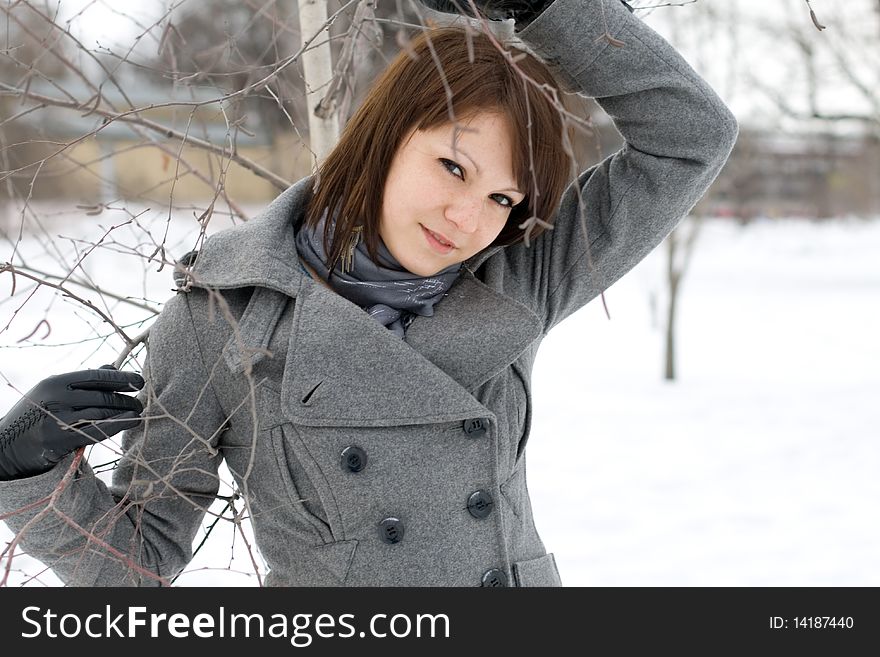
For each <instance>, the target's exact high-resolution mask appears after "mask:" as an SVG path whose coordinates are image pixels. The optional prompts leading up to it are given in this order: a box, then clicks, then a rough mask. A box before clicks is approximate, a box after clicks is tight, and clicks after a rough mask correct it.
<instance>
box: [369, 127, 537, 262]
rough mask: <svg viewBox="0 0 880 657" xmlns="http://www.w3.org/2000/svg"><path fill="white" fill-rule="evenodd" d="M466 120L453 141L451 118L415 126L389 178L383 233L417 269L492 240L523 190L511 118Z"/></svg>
mask: <svg viewBox="0 0 880 657" xmlns="http://www.w3.org/2000/svg"><path fill="white" fill-rule="evenodd" d="M460 125H462V126H463V127H464V128H467V129H468V130H467V131H462V130H459V131H458V133H457V136H456V142H455V144H453V133H454V130H453V126H452V125H451V124H447V125H443V126H440V127H438V128H433V129H431V130H427V131H422V130H413V131H411V132H410V134H409V135H408V136H407V137H405V138H404V140H403V143H402V144H401V146H400V148H398V149H397V152H396V153H395V155H394V160H393V161H392V163H391V168H390V170H389V171H388V175H387V178H386V180H385V191H384V194H383V197H382V214H381V217H380V221H379V235H380V236H381V237H382V240H383V241H384V242H385V246H386V247H387V248H388V250H389V251H390V252H391V255H393V256H394V257H395V258H396V259H397V261H398V262H399V263H400V264H401V265H403V266H404V267H405V268H406V269H407V270H409V271H411V272H412V273H414V274H416V275H418V276H432V275H433V274H436V273H437V272H439V271H440V270H442V269H445V268H446V267H449V266H450V265H453V264H456V263H459V262H463V261H465V260H467V259H468V258H470V257H471V256H472V255H474V254H476V253H478V252H479V251H481V250H483V249H484V248H486V247H487V246H489V244H491V243H492V242H493V241H494V240H495V238H496V237H498V234H499V233H500V232H501V230H502V229H503V228H504V224H505V223H506V222H507V218H508V216H509V215H510V209H511V207H513V206H514V205H516V204H517V203H519V202H520V201H522V200H523V198H524V197H525V195H524V194H523V193H522V191H519V190H518V189H517V185H516V180H515V178H514V175H513V161H512V156H511V153H512V148H511V143H510V135H509V134H508V127H507V126H508V124H507V120H506V118H505V117H503V116H501V115H498V114H477V115H476V116H474V117H473V118H472V119H469V120H467V121H463V122H461V124H460ZM438 240H439V241H438ZM444 243H445V244H444Z"/></svg>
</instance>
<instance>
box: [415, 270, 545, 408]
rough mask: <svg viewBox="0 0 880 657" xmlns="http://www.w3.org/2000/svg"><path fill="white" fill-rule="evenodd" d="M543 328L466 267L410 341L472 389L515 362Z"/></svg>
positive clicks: (417, 325)
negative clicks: (432, 314) (431, 315)
mask: <svg viewBox="0 0 880 657" xmlns="http://www.w3.org/2000/svg"><path fill="white" fill-rule="evenodd" d="M542 330H543V328H542V324H541V321H540V319H539V318H538V316H537V315H536V314H535V313H534V312H532V311H531V310H529V309H528V308H526V307H525V306H523V305H522V304H520V303H518V302H516V301H514V300H513V299H511V298H510V297H507V296H505V295H503V294H500V293H499V292H496V291H495V290H493V289H491V288H489V287H488V286H487V285H486V284H484V283H483V282H482V281H480V280H479V279H477V278H475V277H474V275H473V274H472V273H471V272H470V271H469V270H468V269H466V268H462V270H461V274H460V275H459V277H458V279H457V280H456V282H455V284H454V285H453V286H452V287H451V288H450V289H449V294H448V296H447V297H446V298H445V299H443V301H441V302H440V303H439V304H437V305H436V306H435V307H434V316H433V317H419V318H417V319H416V320H415V321H414V322H413V323H412V324H411V325H410V327H409V329H408V330H407V333H406V341H407V343H409V345H410V346H411V347H412V348H413V349H414V350H416V351H418V352H419V353H420V354H421V355H422V356H424V357H425V358H426V359H428V360H429V361H431V362H432V363H433V364H434V365H436V366H437V367H439V368H440V369H442V370H443V371H444V372H446V374H448V375H449V376H450V377H451V378H452V379H454V380H455V381H457V382H458V383H459V385H461V386H462V387H463V388H465V389H467V390H471V391H472V390H474V389H475V388H476V387H477V386H479V385H480V384H482V383H484V382H485V381H487V380H488V379H490V378H492V377H493V376H495V375H496V374H498V373H499V372H501V371H502V370H503V369H504V368H506V367H507V366H508V365H510V364H511V363H512V362H513V361H514V360H516V359H517V358H518V357H519V355H520V354H522V352H523V351H524V350H525V349H526V348H527V347H528V346H529V345H530V344H531V343H532V342H534V341H535V340H536V339H538V338H539V337H540V336H541V332H542Z"/></svg>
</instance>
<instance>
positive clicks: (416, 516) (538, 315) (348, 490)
mask: <svg viewBox="0 0 880 657" xmlns="http://www.w3.org/2000/svg"><path fill="white" fill-rule="evenodd" d="M606 28H607V31H608V33H609V34H611V35H613V36H614V38H616V39H618V40H620V41H622V42H623V44H624V45H623V46H622V47H616V46H614V45H612V44H610V43H609V41H608V40H606V39H604V38H602V35H603V34H604V33H605V31H606ZM519 36H520V38H521V39H522V40H523V41H524V42H526V44H527V45H528V46H529V47H530V48H531V49H532V50H534V51H535V52H536V53H538V54H539V55H540V56H542V57H543V58H544V59H545V60H546V61H548V62H549V63H550V64H551V65H552V66H553V67H554V68H555V70H556V72H557V74H558V75H559V76H560V77H561V78H562V79H563V80H564V81H567V82H568V84H570V85H572V86H573V88H575V89H577V90H579V92H580V93H582V94H584V95H587V96H590V97H594V98H596V99H597V101H598V102H599V103H600V104H601V105H602V107H603V108H604V109H605V111H606V112H607V113H608V114H609V115H610V116H611V117H612V118H613V120H614V122H615V124H616V126H617V128H618V130H619V131H620V132H621V134H622V135H623V137H624V138H625V141H626V143H625V145H624V147H623V148H622V149H621V150H620V151H618V152H617V153H615V154H613V155H612V156H609V157H608V158H606V159H605V160H604V161H602V162H601V163H599V164H597V165H596V166H594V167H591V168H590V169H588V170H586V171H584V172H582V173H581V174H580V175H579V177H578V179H577V181H576V182H573V183H572V185H571V186H570V187H569V188H568V189H567V190H566V192H565V194H564V197H563V199H562V203H561V206H560V209H559V213H558V215H557V217H556V218H555V228H554V229H553V230H552V231H547V232H545V233H544V234H542V235H541V236H540V237H538V238H537V239H536V240H534V241H533V242H532V244H531V246H529V247H528V248H527V247H525V246H524V245H523V244H519V245H515V246H512V247H506V248H501V247H499V248H489V249H488V250H486V251H484V252H482V253H480V254H478V255H476V256H474V257H473V258H471V259H470V260H468V261H467V262H465V264H464V267H463V268H462V272H461V275H460V276H459V278H458V279H457V280H456V282H455V283H454V285H453V286H452V287H451V289H450V290H449V293H448V296H447V297H446V298H444V299H443V300H442V301H441V302H440V303H439V304H438V305H437V306H436V307H435V315H434V316H433V317H418V318H417V319H416V320H415V321H414V322H413V323H412V325H411V326H410V327H409V329H408V331H407V335H406V338H405V339H404V340H401V339H400V338H398V337H395V336H394V335H393V334H392V333H391V332H390V331H388V330H387V329H386V328H384V327H383V326H381V325H380V324H379V323H378V322H376V321H375V320H373V319H371V318H370V317H369V316H368V315H367V314H366V313H365V312H364V311H363V310H361V309H360V308H359V307H357V306H355V305H354V304H352V303H350V302H349V301H347V300H345V299H344V298H342V297H340V296H338V295H337V294H335V293H333V292H332V291H331V290H329V289H327V288H326V287H324V286H323V285H321V284H320V283H318V282H316V281H313V280H312V279H311V278H309V277H308V276H306V275H305V274H303V273H302V271H301V270H300V268H299V266H298V262H297V257H296V252H295V247H294V236H295V231H296V230H298V227H299V224H300V222H301V220H302V216H303V211H304V208H305V207H306V203H307V202H308V200H309V198H310V194H311V189H312V182H313V181H312V179H311V178H306V179H303V180H300V181H299V182H298V183H296V184H295V185H293V186H292V187H291V188H289V189H288V190H287V191H285V192H284V193H282V194H281V195H280V196H279V197H278V198H277V199H276V200H275V201H274V202H273V203H272V204H271V205H270V206H269V207H268V208H267V209H266V211H265V212H264V213H263V214H262V215H261V216H259V217H257V218H255V219H253V220H251V221H250V222H248V223H246V224H243V225H241V226H238V227H236V228H233V229H229V230H227V231H223V232H219V233H217V234H215V235H213V236H211V237H210V238H209V239H208V240H207V241H206V243H205V244H204V246H203V248H202V250H201V252H200V254H199V256H198V259H197V261H196V264H195V266H194V268H193V271H192V278H193V283H192V287H191V288H190V289H189V291H181V292H179V293H178V294H176V296H174V297H172V298H171V299H169V300H168V302H167V304H166V305H165V307H164V309H163V311H162V313H161V315H160V316H159V317H158V318H157V319H156V321H155V323H154V325H153V328H152V332H151V336H150V339H149V344H148V349H147V358H146V362H145V370H144V376H145V378H146V379H147V387H146V388H145V389H144V391H142V392H141V393H140V394H141V398H142V400H143V401H144V403H145V405H146V406H147V407H146V410H145V413H144V416H145V418H146V419H145V421H144V423H143V426H142V427H141V428H138V429H135V430H131V431H128V432H126V433H125V434H124V435H123V445H124V448H125V450H126V456H125V457H124V458H123V459H122V461H121V462H120V464H119V466H118V467H117V469H116V470H115V471H114V473H113V483H112V485H111V486H105V484H104V483H103V482H102V481H101V480H100V479H98V478H96V477H95V476H94V475H93V473H92V471H91V469H90V467H89V466H88V464H86V463H84V464H82V465H80V467H79V468H78V469H77V470H76V471H74V472H72V473H71V475H72V476H70V477H68V479H67V480H66V481H64V482H63V481H62V480H63V478H64V476H65V474H66V473H68V471H70V470H71V464H72V459H73V456H72V455H71V456H69V457H67V458H66V459H65V460H64V461H62V462H61V463H60V464H59V465H58V466H57V467H55V468H54V469H53V470H51V471H49V472H47V473H45V474H42V475H38V476H35V477H31V478H28V479H24V480H20V481H11V482H0V513H8V512H12V511H14V510H16V509H20V508H21V507H25V506H27V505H28V504H31V503H33V502H34V501H36V500H40V499H43V498H44V497H45V496H47V495H48V494H50V493H52V492H53V491H54V490H56V488H58V489H59V490H60V492H58V493H57V496H56V499H55V502H54V509H53V510H52V511H50V512H49V513H47V514H44V515H43V516H42V517H41V518H40V519H38V520H37V521H36V522H34V523H31V524H30V526H29V527H28V528H27V529H26V531H25V532H24V534H23V545H24V547H25V549H26V550H27V551H28V552H30V553H31V554H33V555H34V556H36V557H38V558H40V559H41V560H42V561H44V563H46V564H47V565H48V566H50V567H51V568H53V569H54V571H55V572H56V573H57V574H58V575H59V576H60V577H61V578H62V580H64V581H65V582H66V583H68V584H71V585H86V586H95V585H131V584H140V585H155V584H158V583H163V582H165V583H167V582H168V580H169V579H170V578H172V577H173V576H174V575H175V574H176V573H178V572H179V571H180V570H181V569H182V568H183V567H184V566H185V565H186V564H187V562H188V561H189V559H190V558H191V553H192V547H191V546H192V545H193V540H194V538H195V536H196V534H197V531H198V529H199V527H200V524H201V522H202V521H203V519H204V514H205V511H206V509H207V508H208V506H209V505H210V504H211V502H212V500H213V499H214V496H215V494H216V493H217V491H218V479H217V469H218V466H219V465H220V464H221V461H222V460H223V459H225V460H226V463H227V464H228V466H229V468H230V470H231V471H232V472H233V474H234V476H235V478H236V480H237V483H238V485H239V487H240V489H241V491H242V493H243V496H244V499H245V500H246V503H247V505H248V508H247V511H248V513H249V515H250V517H251V518H252V522H253V529H254V532H255V535H256V540H257V543H258V545H259V548H260V550H261V553H262V555H263V557H264V558H265V560H266V562H267V564H268V566H269V568H270V573H269V575H268V576H267V577H266V580H265V583H266V584H268V585H281V586H324V585H331V586H332V585H351V586H377V585H379V586H384V585H398V586H409V585H420V586H480V585H481V584H482V585H489V586H497V585H509V586H555V585H559V584H560V578H559V574H558V572H557V569H556V565H555V562H554V559H553V555H552V554H550V553H548V552H547V551H546V550H545V547H544V545H543V544H542V541H541V539H540V537H539V536H538V533H537V531H536V530H535V525H534V522H533V519H532V511H531V507H530V504H529V495H528V491H527V488H526V468H525V446H526V443H527V441H528V440H529V438H530V422H531V415H532V413H531V408H532V406H531V383H530V381H531V373H532V366H533V363H534V361H535V356H536V354H537V351H538V347H539V346H540V344H541V340H542V338H543V337H544V336H545V335H546V334H547V332H548V331H550V330H551V329H552V328H553V327H554V326H556V325H557V324H558V323H559V322H561V321H562V320H564V319H565V318H566V317H568V316H569V315H571V314H572V313H573V312H575V311H576V310H578V309H579V308H581V307H583V306H584V305H585V304H586V303H588V302H589V301H590V300H591V299H593V298H595V297H596V296H597V295H598V294H600V292H602V291H603V290H605V289H606V288H607V287H608V286H610V285H611V284H612V283H614V282H615V281H616V280H618V279H619V278H620V277H621V276H622V275H623V274H625V273H626V272H627V271H629V270H630V269H631V268H632V267H633V266H634V265H635V264H636V263H638V262H639V261H640V260H641V259H642V258H643V257H644V256H645V255H646V254H647V253H648V252H649V251H651V250H652V249H654V248H655V247H656V246H657V245H658V244H659V243H660V242H661V241H662V240H663V238H664V237H666V235H667V234H668V233H669V232H670V231H671V230H672V228H673V227H674V226H675V225H676V223H677V222H678V221H679V220H680V219H681V218H682V217H683V216H684V215H685V214H687V212H688V211H689V210H690V209H691V208H692V207H693V205H694V204H695V203H696V201H697V200H698V199H699V198H700V197H701V195H702V194H703V193H704V192H705V190H706V188H707V187H708V186H709V184H710V183H711V182H712V181H713V179H714V178H715V176H716V175H717V173H718V171H719V170H720V169H721V167H722V166H723V164H724V162H725V161H726V159H727V157H728V155H729V153H730V151H731V149H732V147H733V144H734V141H735V139H736V135H737V125H736V121H735V120H734V118H733V116H732V115H731V113H730V111H729V110H728V109H727V108H726V106H725V105H724V103H723V102H722V101H721V100H720V99H719V98H718V96H717V95H716V94H715V93H714V92H713V91H712V89H711V88H710V87H709V86H708V85H707V84H706V83H705V81H704V80H702V79H701V78H700V77H699V76H698V75H697V74H696V73H695V72H694V71H693V70H692V69H691V67H690V66H689V65H688V64H687V63H685V61H684V60H683V59H682V58H681V57H680V56H679V55H678V54H677V52H676V51H675V50H674V49H673V48H672V47H671V46H670V45H669V44H668V43H667V42H666V41H664V40H663V39H662V38H661V37H659V36H658V35H657V34H656V33H655V32H654V31H653V30H651V29H650V28H648V27H647V26H645V25H644V24H643V23H642V22H641V21H640V20H639V19H638V18H637V17H636V16H635V15H633V14H631V13H630V12H629V11H628V10H627V9H626V7H625V6H624V5H623V4H621V3H620V2H618V0H557V1H556V2H555V3H554V4H553V5H551V6H550V7H549V8H548V9H547V10H546V11H545V12H544V13H543V14H542V15H541V16H540V17H539V18H538V19H537V20H536V21H534V22H533V23H532V24H531V25H530V26H529V27H528V28H526V29H525V30H523V31H522V32H521V33H519ZM579 195H580V196H582V197H583V200H584V202H585V207H586V211H585V213H584V219H585V221H586V225H585V228H586V230H584V226H582V223H581V220H580V214H581V213H580V212H579V211H578V196H579ZM540 438H541V437H540V436H538V437H537V439H540ZM59 485H60V486H59ZM44 506H45V504H43V505H38V506H37V507H36V508H32V509H30V510H27V511H25V512H21V513H18V514H15V515H12V516H10V517H8V518H7V520H6V522H7V523H8V524H9V525H10V526H11V527H12V529H13V530H15V531H19V530H21V529H22V528H23V527H24V525H25V524H26V523H27V522H28V521H29V520H30V519H31V518H32V517H33V516H34V515H35V514H36V513H37V511H39V510H40V509H41V508H43V507H44ZM55 510H57V511H60V512H61V513H63V514H64V515H65V516H66V518H67V519H69V520H72V521H73V522H75V523H76V524H77V525H79V526H80V527H82V528H85V529H86V530H88V532H90V533H91V534H92V535H93V537H94V538H93V539H92V541H91V543H89V544H87V543H86V541H85V539H84V537H83V532H81V531H79V530H78V529H76V528H74V527H72V526H71V524H70V523H69V522H68V521H67V520H66V519H64V518H62V516H61V515H60V514H59V513H57V512H56V511H55Z"/></svg>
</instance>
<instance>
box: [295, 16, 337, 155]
mask: <svg viewBox="0 0 880 657" xmlns="http://www.w3.org/2000/svg"><path fill="white" fill-rule="evenodd" d="M298 4H299V26H300V38H301V39H302V44H303V45H305V44H306V43H308V42H309V40H310V39H311V40H312V43H311V45H309V46H308V47H307V49H306V50H305V51H304V52H303V54H302V62H303V72H304V74H305V83H306V106H307V107H308V114H309V142H310V146H311V150H312V153H313V154H314V158H315V161H314V162H313V166H312V170H313V171H315V170H316V168H317V165H318V164H320V163H321V162H323V161H324V158H325V157H327V154H328V153H329V152H330V151H331V149H332V148H333V147H334V146H335V145H336V142H338V141H339V116H338V115H337V114H331V115H330V116H328V117H326V118H321V117H320V116H319V115H318V114H317V113H316V111H315V110H316V109H317V108H318V106H319V105H320V103H321V99H322V98H323V96H324V94H325V93H326V92H327V89H328V83H329V82H330V80H331V79H332V77H333V55H332V53H331V51H330V27H329V25H328V24H327V0H299V3H298ZM322 31H323V32H324V33H325V34H319V32H322ZM313 37H314V38H313Z"/></svg>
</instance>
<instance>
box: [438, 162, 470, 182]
mask: <svg viewBox="0 0 880 657" xmlns="http://www.w3.org/2000/svg"><path fill="white" fill-rule="evenodd" d="M440 164H442V165H443V168H444V169H446V170H447V171H448V172H449V173H451V174H452V175H453V176H455V177H456V178H461V179H462V180H464V169H462V168H461V167H460V166H459V165H458V164H456V163H455V162H453V161H452V160H447V159H446V158H443V157H441V158H440ZM456 170H457V171H458V173H456Z"/></svg>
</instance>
